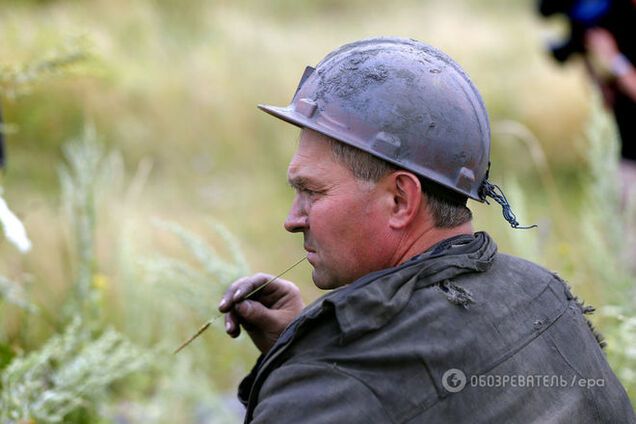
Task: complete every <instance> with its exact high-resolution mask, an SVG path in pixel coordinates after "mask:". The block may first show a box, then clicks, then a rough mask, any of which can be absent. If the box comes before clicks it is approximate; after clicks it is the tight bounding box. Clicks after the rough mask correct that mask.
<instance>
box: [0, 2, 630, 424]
mask: <svg viewBox="0 0 636 424" xmlns="http://www.w3.org/2000/svg"><path fill="white" fill-rule="evenodd" d="M563 30H564V26H563V22H558V21H557V22H549V23H548V22H541V21H540V20H539V18H538V17H536V16H535V12H534V2H533V1H530V0H527V1H521V0H515V1H510V0H507V1H504V0H447V1H444V2H433V1H414V0H399V1H394V2H390V3H389V2H382V1H377V0H371V1H370V0H367V1H362V0H350V1H347V2H343V1H336V0H316V1H292V0H274V1H269V2H259V1H256V0H249V1H248V0H235V1H222V0H218V1H212V0H207V1H205V0H189V1H187V2H183V1H176V0H154V1H153V0H134V1H123V0H96V1H80V0H67V1H61V0H60V1H44V0H42V1H0V100H1V101H2V110H3V114H4V118H5V125H4V127H3V128H4V130H5V135H6V138H7V152H8V165H7V168H6V171H5V173H4V175H3V176H2V182H1V185H2V187H3V189H4V198H5V199H6V200H7V202H8V204H9V205H10V206H11V208H12V209H13V210H14V211H15V212H16V213H17V214H18V216H19V217H20V218H21V219H22V221H23V222H24V224H25V226H26V229H27V231H28V234H29V236H30V238H31V240H32V242H33V249H32V250H31V251H30V252H29V253H26V254H20V253H19V252H18V251H17V250H16V249H15V248H13V247H12V246H11V245H10V244H8V243H6V242H3V243H1V244H0V251H1V253H2V261H0V274H2V275H4V276H6V277H7V278H8V279H9V280H11V282H12V284H14V285H15V286H16V287H18V288H19V289H20V290H22V292H23V296H24V299H26V300H27V301H28V302H30V303H32V304H33V305H35V306H36V307H37V310H38V312H32V311H29V310H27V309H25V308H23V307H20V306H16V305H13V304H11V303H12V302H9V301H8V300H7V299H8V297H7V296H5V297H6V299H5V301H4V302H3V301H2V299H0V313H1V315H2V323H1V324H0V344H1V346H0V347H2V349H1V350H2V352H4V353H2V352H0V353H1V354H0V356H2V357H3V358H4V359H2V362H0V366H2V367H5V369H6V367H7V366H8V364H9V363H10V362H11V361H12V360H16V359H19V358H21V357H23V356H24V355H26V354H28V353H30V352H38V351H39V350H38V349H41V347H42V346H43V344H44V343H45V342H46V341H47V340H49V339H50V338H51V337H53V336H54V335H55V334H59V333H62V332H63V331H64V328H66V327H67V325H68V323H69V322H70V321H71V318H72V317H73V316H80V317H81V318H82V319H83V321H84V322H90V323H91V325H90V328H88V330H87V331H88V333H89V334H90V335H91V337H93V338H95V337H97V336H98V335H99V334H101V333H102V332H103V331H104V329H106V328H109V327H113V328H115V329H116V330H117V331H118V332H119V333H120V334H122V335H123V336H125V337H126V338H127V339H128V340H130V341H131V342H132V343H134V344H135V345H136V346H139V347H141V348H143V349H147V350H148V351H151V352H152V354H153V355H154V356H153V359H152V360H149V361H148V364H149V365H148V366H147V367H145V368H143V369H140V370H138V371H137V372H134V373H131V374H130V375H129V376H128V377H126V378H125V379H124V380H121V379H118V380H117V381H115V382H114V383H113V384H110V383H109V384H108V385H107V386H105V387H104V388H103V390H101V391H99V393H92V394H90V395H86V399H87V400H86V402H85V403H83V404H82V405H80V406H78V407H77V408H71V409H70V410H71V411H72V412H70V413H69V414H70V415H66V416H65V418H64V420H65V422H98V421H100V422H113V421H115V420H116V419H117V420H120V421H119V422H206V423H207V422H235V421H236V418H235V417H236V414H237V413H238V414H240V408H237V407H236V405H235V403H234V401H232V400H231V399H233V397H234V394H233V391H234V388H235V386H236V385H237V383H238V381H239V380H240V378H241V376H242V375H243V374H244V373H246V372H247V371H248V370H249V368H250V366H251V364H252V362H253V360H254V359H255V358H256V356H257V354H256V351H255V349H254V348H253V347H252V346H251V345H250V343H249V341H247V340H243V339H241V340H238V341H231V340H230V339H227V338H226V337H224V336H223V332H222V323H221V320H219V321H216V323H215V324H214V326H213V327H214V330H213V331H209V332H208V333H206V334H205V335H204V336H202V337H201V339H200V340H197V341H196V342H195V343H194V344H193V345H192V346H191V347H189V348H188V349H187V350H185V351H184V352H183V353H181V354H179V356H177V357H173V356H170V349H171V348H174V347H176V346H177V345H178V344H179V342H180V341H181V340H182V339H184V338H186V337H187V336H188V335H190V334H191V333H192V332H194V331H195V330H196V329H197V328H198V326H199V325H200V324H202V323H203V322H205V321H206V320H207V319H209V318H210V317H213V316H214V314H215V310H216V304H217V302H218V299H219V293H220V292H222V291H223V288H224V287H225V286H226V285H227V284H228V283H229V282H231V281H232V279H233V278H235V277H236V276H238V275H240V274H241V273H244V272H247V265H246V264H249V269H250V270H251V271H264V272H269V273H272V274H275V273H277V272H279V271H281V270H283V269H285V268H286V267H287V266H288V265H290V264H292V263H293V262H295V261H296V260H297V259H298V258H300V257H302V255H303V249H302V240H301V238H300V237H299V236H298V235H291V234H287V233H285V231H284V230H283V228H282V222H283V220H284V218H285V215H286V213H287V208H288V206H289V204H290V202H291V199H292V195H293V192H292V190H291V189H290V188H289V187H288V185H287V183H286V166H287V163H288V161H289V159H290V158H291V155H292V154H293V151H294V149H295V145H296V139H297V137H298V130H297V129H296V128H295V127H292V126H290V125H285V124H283V123H282V122H280V121H277V120H275V119H271V118H270V117H268V116H266V115H265V114H263V113H260V112H258V111H257V109H256V104H258V103H270V104H276V105H286V104H287V103H288V102H289V100H290V99H291V97H292V94H293V91H294V89H295V88H296V85H297V83H298V79H299V77H300V75H301V74H302V71H303V70H304V67H305V66H306V65H315V64H316V63H317V62H318V61H319V60H320V59H321V58H322V57H324V55H325V54H326V53H328V52H329V51H331V50H332V49H334V48H335V47H337V46H339V45H341V44H344V43H346V42H349V41H353V40H356V39H360V38H363V37H368V36H374V35H397V36H405V37H411V38H416V39H419V40H422V41H426V42H428V43H430V44H432V45H434V46H437V47H439V48H441V49H443V50H444V51H446V52H447V53H448V54H450V55H451V56H452V57H453V58H455V59H456V60H457V61H458V62H459V63H460V64H461V65H462V66H463V67H464V69H466V71H467V72H468V73H469V74H470V75H471V77H472V79H473V80H474V82H475V83H476V85H477V86H478V87H479V89H480V90H481V92H482V95H483V97H484V100H485V102H486V105H487V107H488V110H489V112H490V118H491V125H492V130H493V146H492V171H491V175H492V179H493V180H494V181H496V182H497V183H500V185H501V186H502V187H503V188H504V191H505V192H506V193H507V194H508V196H509V200H510V201H511V203H512V205H513V210H515V212H516V213H517V215H518V218H519V221H520V222H521V223H522V224H529V223H538V224H539V229H537V230H531V231H515V230H511V229H510V228H509V227H508V226H507V224H506V222H505V221H504V220H503V219H502V217H501V210H500V209H499V207H498V206H496V205H491V206H486V205H477V204H474V203H473V204H472V205H471V206H474V207H473V210H474V212H475V215H476V228H478V229H480V230H486V231H488V232H489V233H490V234H492V235H493V236H494V237H495V239H496V240H497V242H498V245H499V248H500V250H502V251H505V252H508V253H512V254H516V255H519V256H523V257H525V258H527V259H530V260H534V261H537V262H539V263H541V264H543V265H544V266H546V267H549V268H551V269H553V270H555V271H557V272H558V273H559V274H560V275H561V276H562V277H563V278H565V279H566V280H568V281H569V282H570V284H571V285H572V286H573V288H574V291H575V293H577V294H578V295H579V296H580V297H581V298H583V299H585V300H586V301H588V302H590V303H591V304H593V305H595V306H597V307H599V309H600V310H599V312H597V314H596V315H595V316H594V317H593V318H592V319H593V321H594V322H595V323H596V325H597V326H598V327H599V328H600V329H601V331H602V332H604V333H605V335H606V337H607V339H608V342H609V347H608V350H607V351H608V355H609V358H610V361H611V362H612V365H613V366H614V368H615V369H616V370H617V373H618V375H619V377H620V378H621V380H622V381H623V383H624V384H625V385H626V386H627V387H628V390H629V392H630V395H631V398H632V399H634V396H636V374H635V371H634V367H635V364H636V352H635V349H634V345H633V340H634V338H633V337H634V336H635V335H636V323H635V321H634V301H633V298H634V274H633V269H630V258H631V259H633V253H634V250H633V245H632V247H630V243H631V242H632V241H633V240H632V238H633V237H632V235H633V233H634V229H633V227H632V228H631V230H629V228H630V227H628V225H629V222H631V221H633V217H634V213H633V209H631V210H630V209H629V208H622V209H621V207H620V204H619V203H620V199H619V197H620V196H619V193H618V190H617V184H616V178H617V174H616V163H617V157H616V140H615V139H614V137H613V134H614V128H613V126H612V125H611V122H609V121H608V117H607V116H606V115H605V114H604V113H603V112H602V111H601V110H600V109H601V107H600V106H599V105H598V103H599V102H598V99H597V98H596V95H595V92H594V88H593V87H592V86H591V84H589V83H588V82H587V80H586V78H585V74H584V70H583V68H582V66H581V64H580V63H571V64H568V65H567V66H565V67H559V66H558V65H556V64H554V63H553V62H552V61H551V60H550V57H549V56H548V54H547V53H546V52H545V44H546V41H547V39H548V38H549V37H550V36H552V37H557V36H558V35H559V34H563ZM73 140H76V141H75V142H74V141H73ZM77 140H80V141H81V142H78V141H77ZM69 143H70V144H69ZM82 143H83V144H82ZM63 146H67V147H66V148H63ZM68 146H71V147H68ZM72 146H75V147H76V148H77V149H76V150H75V152H76V153H77V155H76V156H75V157H76V162H73V160H74V159H73V157H74V156H73V154H72V153H71V154H69V149H70V151H74V150H73V148H74V147H72ZM77 146H80V147H77ZM81 146H84V147H83V150H82V148H81ZM91 149H92V150H91ZM65 151H66V152H67V153H66V155H65V153H64V152H65ZM91 152H92V153H91ZM91 155H93V156H92V157H93V159H94V160H93V161H92V162H91V161H90V160H89V159H90V158H89V157H90V156H91ZM95 157H96V159H95ZM82 161H83V162H82ZM74 163H90V164H91V165H90V166H89V169H85V170H84V171H83V172H84V173H83V174H82V172H80V171H78V172H76V174H75V176H76V177H77V178H76V181H75V183H76V185H73V184H70V185H69V184H67V189H66V191H65V190H64V189H63V187H64V185H63V184H62V185H61V184H60V175H61V174H60V172H61V171H60V169H61V167H63V166H66V167H67V168H70V169H71V170H72V169H73V166H74V165H73V164H74ZM65 164H66V165H65ZM71 174H72V172H71ZM62 175H64V174H63V173H62ZM81 175H83V176H84V177H81ZM81 178H84V179H85V181H88V182H89V183H88V185H84V186H82V184H81V181H80V180H81ZM82 187H83V188H82ZM82 190H84V191H82ZM74 191H77V192H81V193H85V194H86V196H85V200H86V201H87V202H88V207H85V208H84V209H82V207H78V206H77V204H76V203H73V202H74V200H73V199H72V197H73V194H72V193H73V192H74ZM75 201H77V199H76V200H75ZM80 203H81V202H80ZM84 206H86V205H84ZM82 211H84V212H82ZM82 213H84V215H82ZM82 216H84V218H87V219H88V221H86V222H88V223H89V225H84V226H83V225H82V222H84V221H82ZM630 220H631V221H630ZM220 226H222V227H220ZM626 228H627V230H626ZM227 232H229V233H230V234H232V235H233V236H228V235H227V234H226V233H227ZM82 240H84V242H82ZM82 243H84V244H82ZM93 247H94V250H93ZM212 247H214V248H215V249H216V253H215V252H212ZM87 249H88V250H87ZM630 249H631V250H630ZM87 252H88V253H87ZM219 257H220V258H222V259H221V261H218V263H217V262H214V261H215V260H212V259H211V258H219ZM211 262H214V263H215V264H216V265H215V266H209V264H210V263H211ZM217 265H218V266H217ZM83 270H88V271H86V272H84V271H83ZM83 272H84V274H83ZM86 273H88V274H86ZM82 275H84V277H82ZM86 275H88V276H89V277H86ZM82 278H85V279H86V278H88V279H89V280H90V281H89V280H86V281H89V282H88V283H86V284H85V286H86V287H87V290H88V292H84V294H83V295H82V294H81V293H82V292H81V291H79V292H78V287H79V286H81V284H82V283H79V281H81V280H82ZM287 278H289V279H291V280H294V281H297V282H298V283H299V284H300V285H301V287H302V291H303V295H304V296H305V299H306V300H307V301H311V300H313V299H315V298H316V297H317V296H319V294H320V292H319V291H318V290H317V289H316V288H314V287H313V285H312V283H311V279H310V270H309V266H308V265H307V264H303V265H301V266H299V267H297V268H296V269H295V270H293V271H291V272H290V273H289V274H288V276H287ZM78 293H80V294H78ZM87 293H89V294H90V296H91V298H92V299H93V300H92V301H91V302H88V301H87V300H86V299H84V298H82V296H87ZM73 299H74V300H73ZM194 303H196V306H195V305H194ZM87 310H89V312H87ZM87 314H88V315H91V316H92V317H91V318H89V317H87V316H86V315H87ZM80 345H81V344H80ZM53 369H55V367H53ZM5 372H6V371H5ZM2 390H4V391H5V392H7V391H8V390H9V388H8V383H7V380H6V379H5V380H3V387H2ZM16 402H20V400H19V399H18V400H17V401H16ZM237 411H239V412H237ZM34 419H35V418H34ZM47 419H48V420H50V421H52V422H53V421H54V419H52V418H50V417H49V418H40V419H39V420H38V421H37V422H46V421H47Z"/></svg>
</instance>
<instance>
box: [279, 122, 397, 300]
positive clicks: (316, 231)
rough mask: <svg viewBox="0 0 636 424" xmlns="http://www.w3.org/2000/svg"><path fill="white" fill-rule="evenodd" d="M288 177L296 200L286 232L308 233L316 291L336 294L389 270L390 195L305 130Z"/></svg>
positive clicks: (326, 141) (308, 253) (315, 135)
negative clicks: (374, 273) (372, 274)
mask: <svg viewBox="0 0 636 424" xmlns="http://www.w3.org/2000/svg"><path fill="white" fill-rule="evenodd" d="M287 176H288V179H289V182H290V184H291V186H292V187H293V188H294V189H295V190H296V197H295V198H294V202H293V204H292V206H291V210H290V211H289V215H288V216H287V219H286V220H285V229H287V231H290V232H302V233H303V236H304V239H305V246H304V247H305V250H307V259H308V261H309V263H310V264H311V265H312V266H313V267H314V270H313V273H312V278H313V280H314V283H315V284H316V286H318V287H319V288H321V289H332V288H336V287H339V286H342V285H345V284H349V283H351V282H353V281H354V280H355V279H357V278H359V277H361V276H363V275H365V274H367V273H369V272H372V271H376V270H379V269H383V268H385V267H387V266H390V263H389V262H390V257H391V254H392V252H391V250H390V249H387V247H388V243H389V241H390V240H391V237H390V234H389V232H388V228H387V226H386V225H385V224H386V222H387V218H388V211H387V206H388V203H387V198H386V195H385V194H384V195H383V193H382V190H381V189H380V188H379V186H378V185H376V184H374V183H370V182H365V181H360V180H357V179H356V178H355V177H354V176H353V174H352V173H351V171H350V170H349V169H348V168H346V167H345V166H344V165H342V164H341V163H340V162H338V161H337V160H336V159H335V158H334V157H333V156H332V153H331V150H330V147H329V140H328V139H327V138H326V137H324V136H322V135H321V134H319V133H317V132H314V131H312V130H307V129H304V130H302V133H301V137H300V144H299V146H298V150H297V151H296V154H295V155H294V157H293V158H292V160H291V163H290V164H289V168H288V171H287Z"/></svg>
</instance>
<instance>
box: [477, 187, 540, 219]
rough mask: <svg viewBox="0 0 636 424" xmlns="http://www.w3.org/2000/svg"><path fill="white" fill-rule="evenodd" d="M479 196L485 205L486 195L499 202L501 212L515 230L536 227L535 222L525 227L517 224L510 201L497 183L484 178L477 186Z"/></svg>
mask: <svg viewBox="0 0 636 424" xmlns="http://www.w3.org/2000/svg"><path fill="white" fill-rule="evenodd" d="M479 196H480V197H481V200H483V201H484V202H486V204H487V205H489V204H490V203H489V202H488V200H487V199H486V197H491V198H492V199H494V200H495V202H497V203H499V204H500V205H501V209H502V211H501V212H502V213H503V217H504V218H505V220H506V221H508V223H509V224H510V226H511V227H512V228H514V229H515V230H528V229H530V228H535V227H537V225H536V224H533V225H530V226H527V227H522V226H519V223H518V222H517V217H516V216H515V214H514V212H512V208H511V207H510V203H508V199H506V196H505V195H504V194H503V191H502V190H501V188H499V186H498V185H496V184H491V183H489V182H488V181H486V180H484V182H483V183H482V184H481V187H480V188H479Z"/></svg>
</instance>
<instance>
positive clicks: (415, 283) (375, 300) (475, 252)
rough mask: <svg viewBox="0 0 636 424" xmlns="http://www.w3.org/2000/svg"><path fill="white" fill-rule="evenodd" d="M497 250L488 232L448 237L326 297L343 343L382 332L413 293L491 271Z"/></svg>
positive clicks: (324, 304) (325, 301)
mask: <svg viewBox="0 0 636 424" xmlns="http://www.w3.org/2000/svg"><path fill="white" fill-rule="evenodd" d="M496 252H497V246H496V244H495V242H494V241H493V240H492V239H491V238H490V236H489V235H488V234H486V233H485V232H478V233H475V234H474V235H461V236H456V237H452V238H449V239H446V240H444V241H441V242H440V243H438V244H436V245H434V246H433V247H431V248H430V249H428V250H427V251H426V252H424V253H422V254H420V255H418V256H415V257H414V258H412V259H410V260H409V261H407V262H405V263H403V264H401V265H399V266H397V267H393V268H388V269H385V270H382V271H378V272H374V273H371V274H368V275H366V276H364V277H362V278H360V279H358V280H356V281H354V282H353V283H351V284H349V285H347V286H345V287H343V288H341V289H338V290H335V291H333V292H331V293H329V294H328V295H326V296H325V297H324V298H323V301H322V302H321V303H322V306H323V308H324V307H325V306H327V305H330V306H331V307H333V309H334V311H335V314H336V319H337V321H338V324H339V326H340V330H341V331H342V337H343V341H347V340H352V339H355V338H357V337H359V336H360V335H362V334H364V333H366V332H369V331H372V330H377V329H379V328H382V327H383V326H384V325H386V324H387V323H388V322H389V321H390V320H391V319H392V318H393V317H394V316H395V315H396V314H398V313H399V312H400V311H401V310H402V309H403V308H404V307H405V306H406V304H407V303H408V302H409V300H410V299H411V295H412V293H413V290H415V289H417V288H422V287H426V286H430V285H433V284H436V283H439V282H441V281H444V280H447V279H450V278H453V277H456V276H458V275H461V274H465V273H469V272H484V271H486V270H488V269H489V268H490V266H491V265H492V262H493V261H494V258H495V253H496Z"/></svg>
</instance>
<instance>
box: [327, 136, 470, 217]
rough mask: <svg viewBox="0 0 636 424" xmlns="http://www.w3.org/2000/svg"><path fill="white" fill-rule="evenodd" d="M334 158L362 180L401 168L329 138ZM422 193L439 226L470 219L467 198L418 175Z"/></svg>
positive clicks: (373, 180)
mask: <svg viewBox="0 0 636 424" xmlns="http://www.w3.org/2000/svg"><path fill="white" fill-rule="evenodd" d="M329 147H330V148H331V153H332V155H333V157H334V158H335V159H336V160H337V161H338V162H340V163H342V164H343V165H344V166H346V167H347V168H349V170H350V171H351V173H352V174H353V176H354V177H355V178H357V179H359V180H361V181H371V182H374V183H376V182H378V181H380V179H381V178H382V177H384V176H385V175H387V174H389V173H391V172H395V171H397V170H399V169H400V168H399V167H398V166H395V165H393V164H390V163H389V162H387V161H384V160H382V159H380V158H377V157H375V156H373V155H371V154H369V153H367V152H365V151H362V150H360V149H356V148H355V147H352V146H349V145H348V144H345V143H342V142H340V141H338V140H335V139H333V138H329ZM418 178H419V180H420V183H421V185H422V192H423V193H424V195H425V196H426V198H427V204H428V210H429V212H430V213H431V215H432V216H433V221H434V223H435V226H436V227H438V228H453V227H457V226H459V225H462V224H465V223H467V222H469V221H470V220H471V219H472V217H473V215H472V212H471V211H470V209H468V207H467V206H466V201H467V200H468V198H467V197H465V196H462V195H459V194H455V192H453V191H451V190H449V189H447V188H445V187H443V186H441V185H439V184H437V183H435V182H433V181H430V180H426V179H424V178H421V177H419V176H418Z"/></svg>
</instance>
